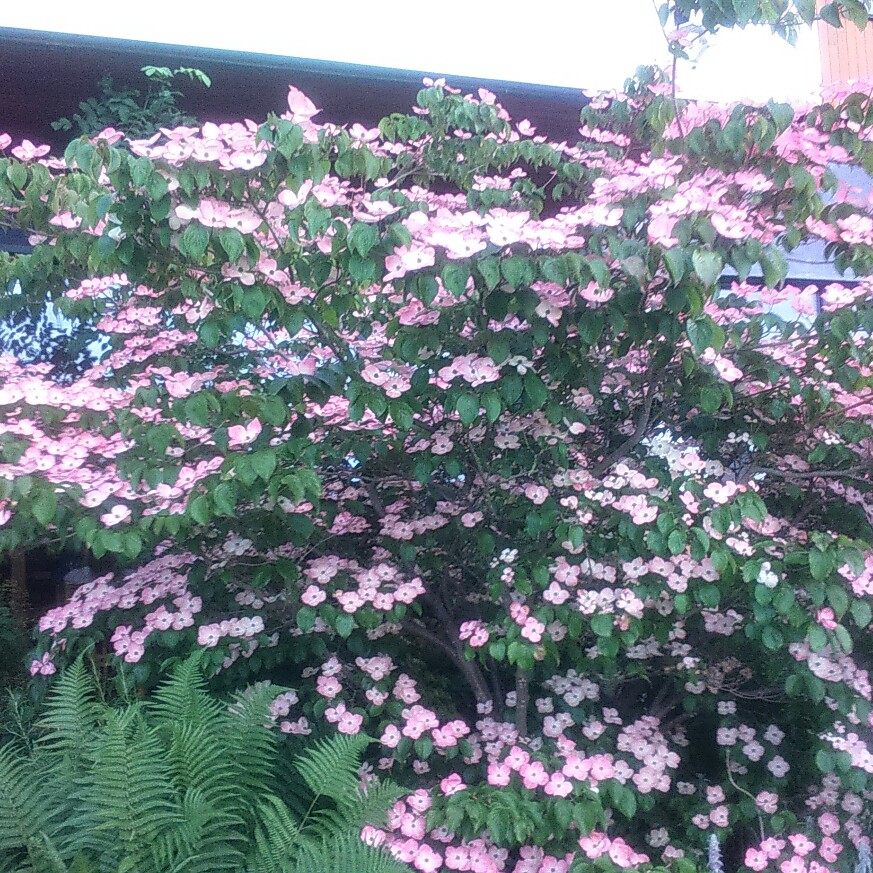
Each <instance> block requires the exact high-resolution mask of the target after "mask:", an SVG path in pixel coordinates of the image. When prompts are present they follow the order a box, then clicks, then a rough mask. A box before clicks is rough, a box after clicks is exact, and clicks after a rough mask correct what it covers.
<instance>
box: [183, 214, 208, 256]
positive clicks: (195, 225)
mask: <svg viewBox="0 0 873 873" xmlns="http://www.w3.org/2000/svg"><path fill="white" fill-rule="evenodd" d="M208 245H209V231H208V230H207V229H206V228H205V227H204V226H203V225H202V224H200V222H199V221H192V222H191V223H190V224H189V225H188V227H186V228H185V230H184V232H183V233H182V235H181V236H180V237H179V251H180V252H182V254H183V255H188V257H190V258H200V257H202V256H203V253H204V252H205V251H206V247H207V246H208Z"/></svg>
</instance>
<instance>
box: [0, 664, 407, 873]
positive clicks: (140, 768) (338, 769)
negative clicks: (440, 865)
mask: <svg viewBox="0 0 873 873" xmlns="http://www.w3.org/2000/svg"><path fill="white" fill-rule="evenodd" d="M277 690H281V689H277V688H276V687H274V686H259V687H255V688H253V689H250V690H249V691H247V692H246V693H245V694H241V695H238V696H237V697H236V698H235V699H234V700H233V702H232V703H231V704H230V705H227V704H226V703H222V702H221V701H220V700H218V699H216V698H215V697H213V696H212V695H211V694H210V693H209V691H208V688H207V685H206V682H205V680H204V679H203V675H202V672H201V670H200V664H199V659H197V658H191V659H189V660H188V661H185V662H183V663H181V664H179V665H178V666H177V667H176V669H175V671H174V673H173V675H172V676H171V677H170V678H169V679H168V680H167V681H166V682H164V683H163V684H162V685H161V686H160V687H159V688H158V690H157V691H156V692H155V694H154V696H153V697H152V699H151V700H150V701H148V702H146V703H143V702H141V701H137V702H134V703H129V704H127V705H126V706H124V707H122V708H113V707H110V706H108V705H106V704H105V703H101V702H100V701H99V700H98V695H97V693H96V689H95V688H94V685H93V681H92V679H91V677H90V676H89V675H88V673H87V671H86V670H85V669H84V666H83V664H82V662H81V661H78V662H77V663H76V664H74V665H73V666H72V667H71V668H70V670H69V671H68V672H67V673H66V674H64V675H63V676H62V677H60V679H59V680H58V682H57V683H56V685H55V687H54V689H53V691H52V693H51V694H50V697H49V700H48V702H47V705H46V714H45V716H44V718H43V719H42V721H41V722H40V723H39V724H40V727H41V729H42V731H43V735H42V736H41V737H40V738H38V740H37V742H36V743H35V744H34V748H33V750H32V751H30V752H27V751H26V750H24V749H21V748H18V747H15V746H12V745H10V746H6V747H5V748H0V873H4V871H7V870H8V871H10V873H12V871H15V873H31V871H32V873H246V871H248V873H310V871H313V873H314V871H318V873H324V871H349V873H351V871H354V873H396V871H401V870H405V869H406V868H405V867H403V866H402V865H398V864H397V862H395V861H394V860H393V859H391V858H390V856H388V855H387V854H386V853H384V852H383V851H381V850H378V849H375V848H373V847H371V846H366V845H364V844H363V843H362V842H361V840H360V838H359V834H360V828H361V826H362V825H363V824H367V823H374V824H378V823H380V822H381V821H382V819H383V818H384V815H385V811H386V809H387V807H388V806H389V805H390V804H391V803H392V802H393V801H394V800H395V799H396V797H397V796H398V795H399V791H400V790H399V789H398V788H396V787H394V786H391V785H388V784H380V785H378V786H376V787H374V788H373V789H371V790H370V791H369V792H367V793H366V794H362V793H361V790H360V785H359V779H358V770H359V765H360V757H361V754H362V752H363V751H364V749H365V748H366V746H367V745H368V743H369V742H371V741H370V740H369V738H367V737H346V736H336V737H333V738H331V739H329V740H322V741H320V742H317V743H316V744H315V745H314V746H313V747H312V748H310V749H308V750H307V751H306V752H305V753H304V754H302V755H300V756H299V757H298V758H296V759H295V760H294V762H293V767H291V768H287V769H286V766H285V763H286V762H285V761H283V756H282V754H281V752H280V745H279V738H278V735H277V732H276V731H275V729H271V723H270V719H269V707H270V703H271V702H272V700H273V698H274V697H275V694H276V693H277ZM286 775H287V778H286Z"/></svg>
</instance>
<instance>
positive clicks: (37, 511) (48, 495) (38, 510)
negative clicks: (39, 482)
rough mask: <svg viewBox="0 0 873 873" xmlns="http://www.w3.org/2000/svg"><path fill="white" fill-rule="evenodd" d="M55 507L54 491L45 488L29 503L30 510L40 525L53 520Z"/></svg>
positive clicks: (56, 503) (56, 501)
mask: <svg viewBox="0 0 873 873" xmlns="http://www.w3.org/2000/svg"><path fill="white" fill-rule="evenodd" d="M57 508H58V498H57V497H56V496H55V492H54V491H53V490H50V489H47V488H46V489H43V490H41V491H40V492H39V493H38V494H37V495H36V497H35V498H34V501H33V503H32V504H31V507H30V511H31V512H32V513H33V517H34V518H35V519H36V520H37V521H38V522H39V523H40V524H41V525H48V524H49V523H51V522H52V521H54V518H55V512H56V511H57Z"/></svg>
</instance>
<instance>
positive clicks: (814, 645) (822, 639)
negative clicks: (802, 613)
mask: <svg viewBox="0 0 873 873" xmlns="http://www.w3.org/2000/svg"><path fill="white" fill-rule="evenodd" d="M806 639H807V641H808V642H809V647H810V648H811V649H812V650H813V651H814V652H820V651H821V650H822V649H823V648H824V647H825V646H826V645H827V644H828V635H827V634H826V633H825V629H824V628H823V627H819V625H817V624H814V625H811V626H810V628H809V630H808V631H807V634H806Z"/></svg>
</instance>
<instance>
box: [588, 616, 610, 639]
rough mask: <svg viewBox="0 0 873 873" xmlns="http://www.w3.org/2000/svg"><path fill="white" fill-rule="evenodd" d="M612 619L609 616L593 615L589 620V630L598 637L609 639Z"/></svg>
mask: <svg viewBox="0 0 873 873" xmlns="http://www.w3.org/2000/svg"><path fill="white" fill-rule="evenodd" d="M612 628H613V617H612V616H611V615H595V616H592V618H591V630H593V631H594V633H595V634H597V636H599V637H611V636H612Z"/></svg>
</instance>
